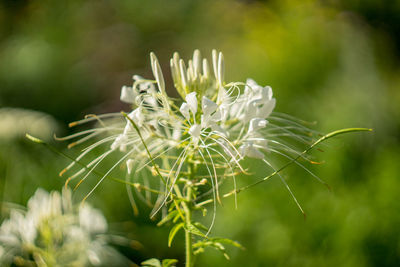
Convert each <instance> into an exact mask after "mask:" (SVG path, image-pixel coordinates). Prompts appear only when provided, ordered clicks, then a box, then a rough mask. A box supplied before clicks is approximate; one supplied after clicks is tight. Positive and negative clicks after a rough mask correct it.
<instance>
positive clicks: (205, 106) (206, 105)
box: [201, 96, 218, 116]
mask: <svg viewBox="0 0 400 267" xmlns="http://www.w3.org/2000/svg"><path fill="white" fill-rule="evenodd" d="M201 108H202V110H203V114H204V116H209V115H211V114H212V113H213V112H214V111H216V110H217V108H218V105H217V104H215V103H214V102H213V101H211V100H210V99H208V98H207V97H205V96H203V99H202V100H201Z"/></svg>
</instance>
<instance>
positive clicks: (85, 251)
mask: <svg viewBox="0 0 400 267" xmlns="http://www.w3.org/2000/svg"><path fill="white" fill-rule="evenodd" d="M106 233H107V221H106V219H105V218H104V216H103V214H102V213H101V212H100V211H98V210H96V209H93V208H92V207H91V206H90V205H89V204H87V203H85V204H82V205H80V206H79V208H78V207H76V206H74V205H73V204H72V202H71V192H70V191H69V190H64V191H63V194H62V195H60V193H58V192H51V193H50V194H49V193H47V192H46V191H44V190H43V189H38V190H37V191H36V192H35V194H34V195H33V196H32V197H31V198H30V199H29V201H28V205H27V211H26V212H24V211H21V210H15V209H11V211H10V218H9V219H6V220H4V221H3V223H2V224H1V226H0V243H1V246H0V250H1V251H0V252H1V253H0V254H2V255H0V265H1V266H8V265H9V264H11V263H12V261H13V260H14V258H15V257H21V258H23V259H25V260H32V259H35V260H36V259H40V260H41V262H40V264H43V262H42V261H44V263H46V265H48V264H52V263H54V262H57V264H59V265H60V266H61V265H62V266H72V265H74V266H75V265H76V266H85V265H86V264H87V262H89V261H90V262H91V261H92V256H93V253H97V254H102V253H104V251H106V250H109V251H113V252H114V253H113V256H114V259H116V260H119V261H121V260H124V261H125V264H127V263H128V261H127V260H126V259H125V258H124V257H123V256H122V255H121V254H119V253H118V252H117V251H116V250H114V249H112V248H111V247H110V246H109V245H108V244H107V242H106V239H105V237H106V236H107V235H106ZM43 240H46V242H45V243H43ZM47 246H49V247H47ZM34 254H35V256H33V255H34ZM37 254H38V255H37ZM32 256H33V257H32ZM37 256H39V257H37ZM47 260H50V261H49V262H47ZM104 260H105V259H104V258H103V257H100V258H99V261H98V263H99V264H100V263H101V264H105V262H104ZM107 265H108V264H107ZM121 266H125V265H121Z"/></svg>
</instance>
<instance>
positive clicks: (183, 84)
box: [59, 50, 318, 212]
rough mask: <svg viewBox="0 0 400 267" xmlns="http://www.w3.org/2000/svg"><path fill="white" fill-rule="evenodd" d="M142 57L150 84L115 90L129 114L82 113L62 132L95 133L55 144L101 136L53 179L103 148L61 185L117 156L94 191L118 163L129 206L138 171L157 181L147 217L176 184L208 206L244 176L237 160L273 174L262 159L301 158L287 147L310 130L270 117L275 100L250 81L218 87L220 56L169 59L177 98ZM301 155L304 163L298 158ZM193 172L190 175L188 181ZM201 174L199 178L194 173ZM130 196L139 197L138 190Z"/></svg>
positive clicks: (308, 136) (306, 139)
mask: <svg viewBox="0 0 400 267" xmlns="http://www.w3.org/2000/svg"><path fill="white" fill-rule="evenodd" d="M150 58H151V67H152V71H153V75H154V79H145V78H143V77H141V76H138V75H135V76H133V80H134V82H133V85H132V86H124V87H122V90H121V101H123V102H125V103H128V104H130V105H131V106H132V111H131V112H129V114H125V116H123V115H121V114H120V113H112V114H104V115H98V116H96V115H89V116H87V117H86V118H85V119H83V120H81V121H77V122H73V123H71V124H70V126H76V125H80V124H83V123H87V122H90V121H97V122H98V125H99V126H98V127H95V128H92V129H89V130H85V131H82V132H79V133H76V134H73V135H71V136H67V137H64V138H59V139H61V140H70V139H75V138H79V139H78V140H77V141H75V142H73V143H71V144H70V147H71V146H75V145H77V144H81V143H84V142H86V141H88V140H89V139H92V138H94V137H97V136H100V135H102V134H105V137H104V138H103V139H100V140H97V141H96V142H94V143H93V144H91V145H89V146H87V147H86V148H84V149H83V152H82V153H81V154H80V155H79V156H78V157H77V159H76V161H74V162H72V163H71V164H70V165H69V166H67V168H65V169H64V170H63V171H62V173H61V174H64V173H65V172H67V171H70V170H71V169H73V168H74V166H77V165H78V164H77V162H79V161H80V160H81V159H82V158H84V157H86V156H87V155H89V154H90V152H91V151H92V150H94V149H96V148H97V147H99V146H103V145H105V147H106V151H105V152H104V153H103V154H101V155H100V156H96V157H95V158H94V159H93V160H91V161H90V162H89V163H88V164H87V165H86V166H85V167H84V168H78V170H77V171H75V172H74V173H73V174H72V175H71V176H70V177H69V178H68V180H67V181H68V182H69V181H70V180H71V179H74V178H76V177H82V175H83V174H85V173H86V174H85V175H83V178H81V181H83V180H85V179H86V178H87V177H88V175H89V174H90V173H93V172H94V170H95V168H96V167H97V166H98V165H99V164H100V163H101V162H103V160H104V159H105V158H106V157H108V156H109V155H110V154H113V153H118V152H119V153H121V155H122V156H121V157H120V159H119V160H118V161H117V162H116V163H115V164H114V165H113V166H112V167H111V168H109V170H108V171H107V172H106V173H105V174H103V175H102V176H101V178H100V180H99V181H98V183H97V185H98V184H100V183H101V182H102V181H103V179H105V178H106V177H108V176H109V175H110V173H111V172H112V171H113V169H115V168H116V167H117V166H120V165H122V164H126V165H125V166H126V168H127V173H128V174H129V175H128V176H127V177H128V178H127V181H126V183H127V187H128V189H129V190H128V192H129V196H130V199H131V202H132V204H133V205H134V197H133V196H134V194H132V192H131V189H132V187H131V185H134V188H136V189H138V190H137V191H141V192H143V191H146V190H141V189H143V188H146V186H148V185H150V182H149V178H148V177H144V178H143V177H142V178H139V177H140V174H141V173H143V172H142V170H146V169H147V170H148V173H151V174H153V176H154V175H155V176H159V177H160V179H158V180H159V183H160V187H159V191H158V193H159V194H158V198H157V200H156V201H155V203H156V205H155V206H154V211H153V212H156V211H158V210H159V209H161V207H162V206H163V205H164V204H165V203H166V201H167V199H168V196H170V195H171V193H172V191H173V188H174V187H175V186H176V185H179V186H182V187H183V188H186V187H187V186H190V185H192V184H197V185H199V186H201V185H203V186H204V188H205V189H204V190H202V192H196V196H195V197H194V201H197V200H200V199H201V198H203V197H205V196H208V195H212V196H213V197H212V200H213V201H214V203H215V202H217V200H218V201H220V193H219V186H220V184H221V183H222V182H223V181H224V180H225V178H227V177H233V179H234V181H235V175H236V174H238V173H246V171H245V169H244V168H243V167H242V161H243V160H244V159H246V158H252V159H256V160H260V161H262V162H264V163H265V164H266V165H267V166H269V167H270V168H271V169H272V170H275V168H274V167H273V164H272V163H271V162H270V159H269V157H268V154H269V153H276V154H279V155H281V156H283V157H285V158H288V159H293V158H294V157H296V156H299V155H301V154H300V153H299V151H298V149H297V148H296V146H295V145H293V142H291V141H295V142H297V143H298V144H309V143H310V141H311V140H312V131H311V130H309V129H308V128H307V127H305V126H304V124H303V123H302V122H301V121H298V120H296V119H294V118H292V117H290V116H288V115H285V114H282V113H277V112H273V110H274V108H275V103H276V100H275V98H274V97H273V93H272V89H271V87H269V86H261V85H258V84H257V83H256V82H255V81H254V80H252V79H248V80H247V81H246V82H245V83H244V82H228V83H227V82H225V80H224V57H223V55H222V53H218V52H217V51H215V50H214V51H213V52H212V64H211V67H210V64H209V63H208V62H209V61H208V60H207V59H206V58H202V57H201V55H200V52H199V51H198V50H196V51H195V52H194V54H193V58H192V59H191V60H189V61H188V63H187V64H186V63H185V62H184V60H183V59H181V58H180V56H179V54H178V53H175V54H174V55H173V57H172V58H171V60H170V67H171V74H172V78H173V82H174V86H175V89H176V91H177V92H178V94H179V95H180V97H181V99H174V98H172V97H170V96H168V94H167V90H166V84H165V81H164V76H163V74H162V70H161V67H160V64H159V62H158V60H157V58H156V56H155V55H154V54H153V53H151V55H150ZM110 118H113V120H111V121H112V122H111V123H107V122H106V121H105V120H106V119H110ZM285 138H286V139H285ZM287 139H290V140H289V142H287ZM301 157H302V158H304V159H305V160H308V161H310V160H309V159H308V158H306V156H304V155H301ZM296 164H298V165H300V166H301V167H303V168H305V169H306V170H307V171H308V169H307V168H306V167H304V166H303V165H301V163H299V162H297V161H296ZM193 169H195V172H196V175H193V176H190V175H189V173H193ZM201 172H204V173H205V174H204V175H200V174H201ZM316 178H317V179H318V177H316ZM132 179H133V182H135V183H134V184H132V183H131V182H132ZM140 179H141V180H140ZM282 181H283V182H284V183H285V185H286V186H287V184H286V182H285V181H284V180H283V179H282ZM234 184H235V185H236V182H235V183H234ZM97 185H96V186H95V187H94V188H93V189H92V191H91V192H89V194H88V195H90V194H91V193H92V192H93V190H94V189H95V188H96V187H97ZM141 185H144V186H141ZM207 186H208V187H209V188H208V189H207ZM287 188H288V187H287ZM288 189H289V188H288ZM289 190H290V189H289ZM150 191H151V192H154V190H150ZM149 195H150V193H149V192H147V193H146V196H145V197H146V198H147V201H148V200H149V199H151V196H149ZM137 196H138V197H142V196H141V194H140V193H139V192H138V194H137Z"/></svg>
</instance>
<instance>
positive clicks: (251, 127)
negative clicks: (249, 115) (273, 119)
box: [248, 118, 268, 133]
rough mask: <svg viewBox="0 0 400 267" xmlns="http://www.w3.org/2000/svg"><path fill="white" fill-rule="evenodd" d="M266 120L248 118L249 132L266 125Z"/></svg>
mask: <svg viewBox="0 0 400 267" xmlns="http://www.w3.org/2000/svg"><path fill="white" fill-rule="evenodd" d="M267 123H268V121H267V120H265V119H261V118H254V119H251V120H250V124H249V132H248V133H252V132H255V131H257V130H258V129H261V128H264V127H265V126H266V125H267Z"/></svg>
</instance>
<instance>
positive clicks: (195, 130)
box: [189, 124, 201, 138]
mask: <svg viewBox="0 0 400 267" xmlns="http://www.w3.org/2000/svg"><path fill="white" fill-rule="evenodd" d="M200 133H201V125H199V124H194V125H193V126H192V127H190V129H189V134H190V135H191V136H193V137H194V138H199V137H200Z"/></svg>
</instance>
